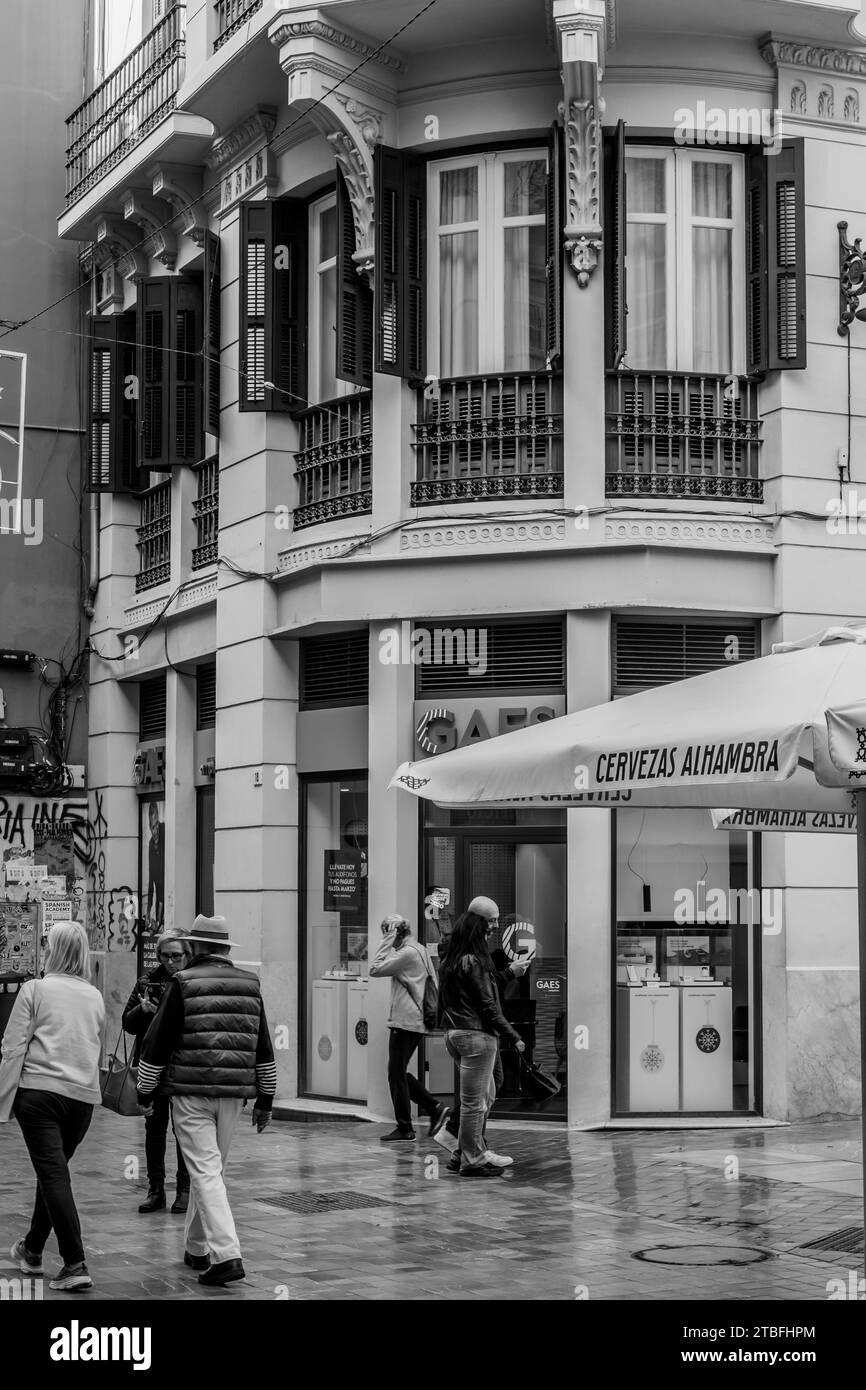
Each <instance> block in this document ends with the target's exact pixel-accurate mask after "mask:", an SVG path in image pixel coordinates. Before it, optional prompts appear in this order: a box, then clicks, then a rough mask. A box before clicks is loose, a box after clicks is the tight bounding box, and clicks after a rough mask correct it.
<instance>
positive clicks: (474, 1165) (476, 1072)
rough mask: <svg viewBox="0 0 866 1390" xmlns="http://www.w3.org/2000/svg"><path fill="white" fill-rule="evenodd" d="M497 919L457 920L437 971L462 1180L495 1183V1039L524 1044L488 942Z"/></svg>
mask: <svg viewBox="0 0 866 1390" xmlns="http://www.w3.org/2000/svg"><path fill="white" fill-rule="evenodd" d="M496 925H497V923H496V919H493V920H490V919H488V918H486V917H482V916H481V915H480V914H479V913H477V912H466V913H464V915H463V916H462V917H461V918H459V919H458V921H457V922H456V923H455V926H454V932H453V934H452V936H451V940H450V942H449V946H448V953H447V955H446V957H445V959H444V960H443V962H442V965H441V968H440V971H439V998H440V1008H441V1015H442V1023H443V1024H444V1026H445V1029H446V1033H445V1046H446V1047H447V1049H448V1052H449V1053H450V1055H451V1056H452V1057H453V1058H454V1060H455V1061H456V1062H457V1065H458V1067H459V1069H460V1134H459V1146H460V1176H461V1177H484V1178H493V1177H497V1178H498V1177H501V1176H502V1172H503V1170H502V1168H501V1167H497V1166H496V1165H494V1164H493V1163H490V1162H489V1161H488V1159H487V1150H486V1146H485V1143H484V1136H483V1131H484V1122H485V1120H486V1118H487V1112H488V1110H489V1109H490V1107H491V1106H492V1104H493V1102H494V1100H495V1098H496V1090H495V1087H494V1084H493V1067H494V1063H495V1061H496V1044H497V1038H507V1039H508V1040H509V1041H510V1042H512V1043H513V1044H514V1046H515V1048H516V1049H517V1051H518V1052H523V1050H524V1046H525V1045H524V1043H523V1041H522V1039H521V1038H520V1035H519V1034H518V1033H517V1032H516V1031H515V1030H514V1029H513V1028H512V1026H511V1024H510V1023H509V1022H508V1020H507V1019H506V1017H505V1015H504V1014H503V1012H502V1006H501V1004H500V1002H499V989H498V986H497V983H496V969H495V967H494V964H493V961H492V960H491V957H490V950H489V947H488V939H489V937H490V936H491V935H492V934H493V932H494V931H495V930H496Z"/></svg>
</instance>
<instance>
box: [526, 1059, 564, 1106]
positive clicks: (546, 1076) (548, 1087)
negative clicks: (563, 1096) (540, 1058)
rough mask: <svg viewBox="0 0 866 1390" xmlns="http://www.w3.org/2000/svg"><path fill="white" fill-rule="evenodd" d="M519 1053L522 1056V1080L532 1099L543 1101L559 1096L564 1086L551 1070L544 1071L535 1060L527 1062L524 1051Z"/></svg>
mask: <svg viewBox="0 0 866 1390" xmlns="http://www.w3.org/2000/svg"><path fill="white" fill-rule="evenodd" d="M518 1055H519V1057H520V1080H521V1083H522V1086H523V1087H524V1088H525V1090H526V1091H527V1092H528V1094H529V1095H530V1096H532V1099H533V1100H536V1101H539V1102H541V1101H544V1100H552V1099H553V1097H554V1096H558V1095H559V1092H560V1091H561V1089H562V1087H561V1086H560V1084H559V1082H558V1081H557V1080H556V1078H555V1077H553V1076H551V1075H550V1073H549V1072H546V1071H542V1069H541V1067H539V1066H537V1065H536V1063H535V1062H527V1060H526V1058H525V1057H524V1055H523V1053H519V1054H518Z"/></svg>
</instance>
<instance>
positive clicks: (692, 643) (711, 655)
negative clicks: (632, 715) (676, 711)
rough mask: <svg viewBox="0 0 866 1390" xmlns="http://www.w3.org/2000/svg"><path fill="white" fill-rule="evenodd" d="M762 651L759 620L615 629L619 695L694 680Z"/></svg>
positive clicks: (628, 624)
mask: <svg viewBox="0 0 866 1390" xmlns="http://www.w3.org/2000/svg"><path fill="white" fill-rule="evenodd" d="M757 655H759V647H758V639H757V629H756V627H755V624H754V623H743V622H742V621H740V622H737V621H731V622H728V623H725V622H722V623H700V622H695V623H677V622H653V621H648V622H632V621H629V620H628V619H623V620H620V619H617V620H616V621H615V623H614V628H613V687H614V694H617V695H629V694H633V693H634V692H635V691H637V690H647V689H650V688H651V687H653V686H658V685H668V684H670V683H671V682H672V681H680V680H688V679H689V678H690V677H691V676H700V675H704V674H705V673H706V672H708V671H719V670H722V669H724V668H725V667H726V666H730V665H734V664H736V663H737V662H742V661H752V660H753V659H754V658H755V657H756V656H757Z"/></svg>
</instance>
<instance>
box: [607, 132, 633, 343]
mask: <svg viewBox="0 0 866 1390" xmlns="http://www.w3.org/2000/svg"><path fill="white" fill-rule="evenodd" d="M603 244H604V275H605V293H606V299H607V304H606V309H605V325H604V348H605V365H606V366H607V367H608V368H610V369H613V370H616V369H617V368H618V367H619V365H620V363H621V361H622V359H623V357H624V356H625V352H626V347H627V344H628V333H627V329H626V318H627V315H628V301H627V297H626V268H625V255H626V189H625V121H618V122H617V127H616V132H615V133H614V134H613V135H612V136H609V137H607V138H606V139H605V141H604V243H603Z"/></svg>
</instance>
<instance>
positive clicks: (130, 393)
mask: <svg viewBox="0 0 866 1390" xmlns="http://www.w3.org/2000/svg"><path fill="white" fill-rule="evenodd" d="M89 404H90V439H89V445H90V447H89V459H88V490H89V491H90V492H135V491H136V490H137V489H138V487H139V486H141V484H139V482H138V478H137V470H136V464H135V416H136V405H137V401H136V392H135V313H134V312H133V313H129V314H112V315H110V316H106V317H104V318H95V317H94V318H92V319H91V341H90V391H89Z"/></svg>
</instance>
